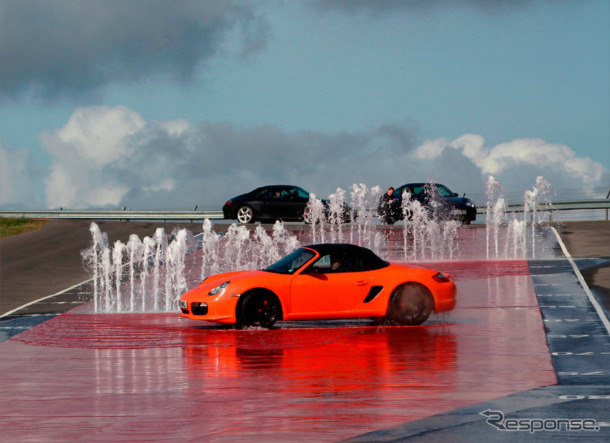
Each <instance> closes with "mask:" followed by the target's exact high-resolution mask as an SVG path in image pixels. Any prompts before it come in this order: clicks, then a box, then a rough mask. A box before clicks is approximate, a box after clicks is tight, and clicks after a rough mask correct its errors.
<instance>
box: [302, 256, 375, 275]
mask: <svg viewBox="0 0 610 443" xmlns="http://www.w3.org/2000/svg"><path fill="white" fill-rule="evenodd" d="M312 268H313V269H315V271H316V272H321V273H325V274H326V273H337V272H359V271H362V270H364V266H363V265H362V261H361V260H360V259H359V258H358V257H355V256H352V255H349V254H341V253H339V254H327V255H324V256H322V257H320V258H319V259H318V260H316V262H315V263H314V264H313V265H312Z"/></svg>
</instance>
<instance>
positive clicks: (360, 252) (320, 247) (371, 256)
mask: <svg viewBox="0 0 610 443" xmlns="http://www.w3.org/2000/svg"><path fill="white" fill-rule="evenodd" d="M304 247H305V248H309V249H313V250H315V251H317V252H318V253H319V254H320V255H322V256H324V255H329V254H348V255H351V256H354V257H357V258H358V259H359V260H360V262H361V263H362V266H363V267H364V269H363V270H365V271H372V270H375V269H381V268H385V267H386V266H388V265H389V263H388V262H387V261H385V260H383V259H381V258H380V257H379V256H377V255H376V254H375V253H374V252H373V251H371V250H370V249H368V248H364V247H362V246H357V245H352V244H350V243H320V244H316V245H306V246H304Z"/></svg>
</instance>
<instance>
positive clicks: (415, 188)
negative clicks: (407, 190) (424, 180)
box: [413, 186, 424, 195]
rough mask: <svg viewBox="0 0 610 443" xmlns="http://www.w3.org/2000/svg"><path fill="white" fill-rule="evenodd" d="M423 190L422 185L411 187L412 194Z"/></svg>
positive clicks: (420, 192) (417, 193)
mask: <svg viewBox="0 0 610 443" xmlns="http://www.w3.org/2000/svg"><path fill="white" fill-rule="evenodd" d="M423 192H424V187H423V186H414V187H413V195H420V194H422V193H423Z"/></svg>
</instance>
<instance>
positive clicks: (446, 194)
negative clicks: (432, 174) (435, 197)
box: [436, 185, 453, 197]
mask: <svg viewBox="0 0 610 443" xmlns="http://www.w3.org/2000/svg"><path fill="white" fill-rule="evenodd" d="M436 192H438V194H439V195H440V196H442V197H453V192H451V191H450V190H449V188H447V187H446V186H443V185H436Z"/></svg>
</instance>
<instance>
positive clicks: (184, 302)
mask: <svg viewBox="0 0 610 443" xmlns="http://www.w3.org/2000/svg"><path fill="white" fill-rule="evenodd" d="M178 304H179V305H180V309H186V308H187V305H186V300H180V301H178Z"/></svg>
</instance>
